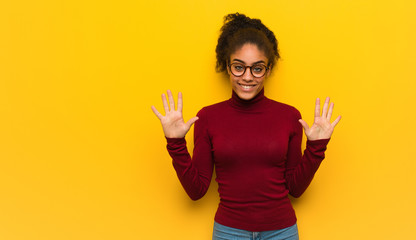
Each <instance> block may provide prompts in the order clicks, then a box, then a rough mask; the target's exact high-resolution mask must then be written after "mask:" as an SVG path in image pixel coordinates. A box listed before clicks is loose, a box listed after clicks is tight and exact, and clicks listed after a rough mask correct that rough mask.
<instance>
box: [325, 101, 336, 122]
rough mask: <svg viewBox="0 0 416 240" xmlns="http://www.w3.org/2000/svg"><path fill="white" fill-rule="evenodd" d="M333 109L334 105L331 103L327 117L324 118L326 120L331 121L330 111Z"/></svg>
mask: <svg viewBox="0 0 416 240" xmlns="http://www.w3.org/2000/svg"><path fill="white" fill-rule="evenodd" d="M333 109H334V103H333V102H332V103H331V104H330V105H329V110H328V115H327V116H326V119H327V120H328V121H329V120H331V116H332V110H333Z"/></svg>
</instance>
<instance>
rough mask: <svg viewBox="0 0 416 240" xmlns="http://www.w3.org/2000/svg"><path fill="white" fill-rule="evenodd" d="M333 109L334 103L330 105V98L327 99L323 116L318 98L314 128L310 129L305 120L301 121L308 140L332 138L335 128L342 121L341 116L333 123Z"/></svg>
mask: <svg viewBox="0 0 416 240" xmlns="http://www.w3.org/2000/svg"><path fill="white" fill-rule="evenodd" d="M333 109H334V103H331V104H329V97H327V98H326V100H325V103H324V107H323V109H322V115H321V114H320V112H321V103H320V100H319V98H317V99H316V103H315V118H314V122H313V124H312V126H311V127H309V125H308V124H307V123H306V122H305V121H304V120H303V119H299V122H300V123H301V124H302V126H303V129H304V130H305V135H306V137H307V138H308V140H319V139H328V138H330V137H331V135H332V132H333V131H334V128H335V126H336V125H337V124H338V122H339V121H340V120H341V116H338V117H337V118H336V119H335V121H334V122H332V123H331V116H332V110H333Z"/></svg>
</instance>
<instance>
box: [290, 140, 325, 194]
mask: <svg viewBox="0 0 416 240" xmlns="http://www.w3.org/2000/svg"><path fill="white" fill-rule="evenodd" d="M328 142H329V139H321V140H315V141H307V143H306V149H305V151H304V153H303V156H302V157H301V160H300V161H298V163H297V164H296V165H293V166H291V167H290V168H288V169H287V171H286V184H287V188H288V190H289V193H290V194H291V195H292V196H294V197H300V196H301V195H302V194H303V193H304V192H305V190H306V189H307V187H308V186H309V184H310V183H311V181H312V179H313V177H314V175H315V173H316V171H317V170H318V168H319V166H320V164H321V162H322V160H323V159H324V158H325V150H326V146H327V144H328Z"/></svg>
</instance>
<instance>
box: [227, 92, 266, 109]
mask: <svg viewBox="0 0 416 240" xmlns="http://www.w3.org/2000/svg"><path fill="white" fill-rule="evenodd" d="M266 99H267V98H266V97H265V96H264V87H263V88H262V89H261V91H260V92H259V93H258V94H257V95H256V96H255V97H254V98H252V99H249V100H244V99H241V98H240V97H239V96H238V95H237V93H235V92H234V91H233V93H232V96H231V99H230V103H231V105H232V106H233V107H235V108H237V109H241V110H251V109H256V108H258V107H260V106H261V105H262V103H264V102H265V101H264V100H266Z"/></svg>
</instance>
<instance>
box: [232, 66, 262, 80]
mask: <svg viewBox="0 0 416 240" xmlns="http://www.w3.org/2000/svg"><path fill="white" fill-rule="evenodd" d="M228 66H229V67H230V72H231V73H232V74H233V75H234V76H236V77H241V76H243V75H244V73H245V72H246V69H247V68H250V72H251V74H252V75H253V76H254V77H256V78H261V77H263V76H264V75H265V74H266V72H267V70H268V69H269V68H268V67H266V65H264V64H254V65H252V66H246V65H244V64H242V63H232V64H230V65H228Z"/></svg>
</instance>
